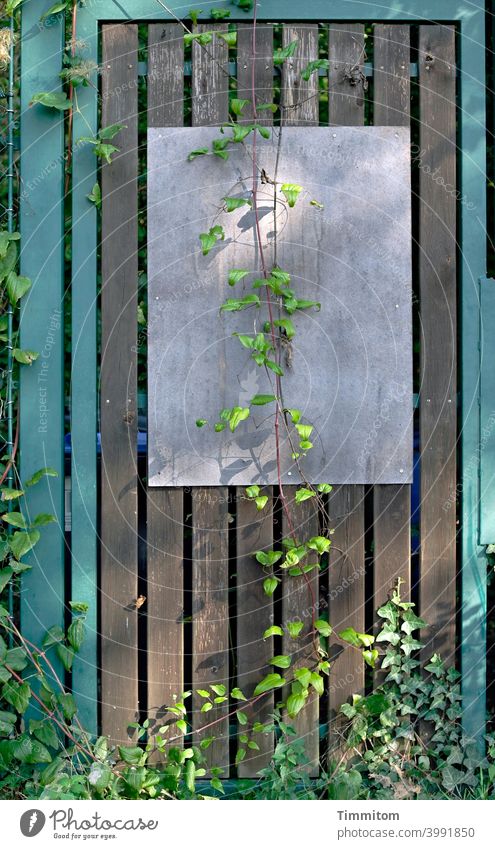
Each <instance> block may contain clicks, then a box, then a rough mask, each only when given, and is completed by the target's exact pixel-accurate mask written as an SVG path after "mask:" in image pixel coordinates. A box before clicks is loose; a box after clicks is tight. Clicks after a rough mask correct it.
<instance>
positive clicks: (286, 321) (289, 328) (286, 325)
mask: <svg viewBox="0 0 495 849" xmlns="http://www.w3.org/2000/svg"><path fill="white" fill-rule="evenodd" d="M273 323H274V325H275V327H281V328H282V330H284V331H285V335H286V336H287V339H293V338H294V336H295V335H296V328H295V327H294V325H293V323H292V321H291V320H290V318H280V319H277V320H276V321H274V322H273Z"/></svg>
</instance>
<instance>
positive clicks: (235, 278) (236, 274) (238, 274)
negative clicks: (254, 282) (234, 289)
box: [229, 268, 249, 286]
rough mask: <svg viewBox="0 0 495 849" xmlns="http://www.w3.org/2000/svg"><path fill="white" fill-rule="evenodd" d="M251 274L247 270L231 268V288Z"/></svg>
mask: <svg viewBox="0 0 495 849" xmlns="http://www.w3.org/2000/svg"><path fill="white" fill-rule="evenodd" d="M248 274H249V271H247V270H246V269H245V268H231V269H230V271H229V286H235V284H236V283H239V281H240V280H242V279H243V278H244V277H246V276H247V275H248Z"/></svg>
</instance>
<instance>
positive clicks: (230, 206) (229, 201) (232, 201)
mask: <svg viewBox="0 0 495 849" xmlns="http://www.w3.org/2000/svg"><path fill="white" fill-rule="evenodd" d="M223 202H224V205H225V210H226V212H234V211H235V210H236V209H240V208H241V206H251V201H250V200H248V199H247V198H231V197H224V198H223Z"/></svg>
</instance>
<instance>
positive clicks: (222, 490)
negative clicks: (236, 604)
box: [192, 487, 229, 771]
mask: <svg viewBox="0 0 495 849" xmlns="http://www.w3.org/2000/svg"><path fill="white" fill-rule="evenodd" d="M192 505H193V506H192V533H193V550H192V557H193V594H192V616H193V657H192V683H193V690H194V693H193V717H192V720H193V729H194V731H196V732H199V731H200V729H201V728H202V727H203V726H204V725H211V723H214V725H213V726H212V727H211V728H210V729H209V730H208V731H207V732H205V734H204V735H201V734H200V733H199V734H196V735H195V739H196V741H197V740H199V739H201V737H202V736H206V737H210V736H211V737H213V736H214V737H215V738H216V739H215V741H214V742H213V743H212V744H211V746H210V747H209V748H208V749H207V750H206V752H205V754H206V758H207V761H208V763H209V764H210V765H211V766H220V767H222V768H223V769H225V770H227V771H228V765H229V721H228V719H227V713H228V704H229V703H228V701H226V702H223V703H222V704H221V705H216V706H215V707H214V708H213V709H212V710H210V711H209V712H207V713H202V712H201V706H202V705H203V704H204V703H205V699H204V698H202V697H201V696H199V695H198V694H197V693H196V690H197V689H205V690H208V688H209V686H210V685H211V684H223V685H224V686H225V687H228V686H229V606H228V582H229V568H228V566H229V563H228V555H229V550H228V548H229V547H228V489H227V488H226V487H204V488H195V489H193V491H192ZM212 697H213V698H214V695H213V694H212Z"/></svg>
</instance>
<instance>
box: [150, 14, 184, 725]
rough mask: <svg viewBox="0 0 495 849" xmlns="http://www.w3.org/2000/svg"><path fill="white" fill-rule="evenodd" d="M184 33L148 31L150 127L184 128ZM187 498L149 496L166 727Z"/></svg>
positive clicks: (176, 684)
mask: <svg viewBox="0 0 495 849" xmlns="http://www.w3.org/2000/svg"><path fill="white" fill-rule="evenodd" d="M183 35H184V31H183V29H182V27H181V26H179V24H150V26H149V27H148V126H150V127H166V126H167V127H175V126H177V127H180V126H181V125H182V124H183V116H184V103H183V99H184V74H183V66H184V37H183ZM183 502H184V493H183V490H182V489H172V488H171V489H148V490H147V602H146V616H147V648H148V655H147V663H148V678H147V683H148V717H149V718H150V720H151V721H152V723H153V725H152V730H155V731H156V729H157V728H159V727H160V726H161V725H163V721H162V720H163V717H164V715H166V712H165V711H164V706H166V705H169V704H171V703H172V702H173V699H174V696H180V694H181V692H182V691H183V689H184V625H183V622H182V618H183V607H184V581H183V578H184V575H183V571H184V562H183V556H184V527H183V526H184V511H183Z"/></svg>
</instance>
